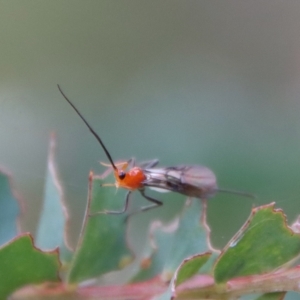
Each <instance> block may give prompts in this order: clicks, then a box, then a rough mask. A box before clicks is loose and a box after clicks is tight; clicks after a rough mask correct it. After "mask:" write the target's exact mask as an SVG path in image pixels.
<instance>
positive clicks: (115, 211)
mask: <svg viewBox="0 0 300 300" xmlns="http://www.w3.org/2000/svg"><path fill="white" fill-rule="evenodd" d="M131 193H132V192H131V191H128V192H127V194H126V199H125V205H124V208H123V209H122V210H103V211H99V212H96V213H92V214H89V216H90V217H94V216H96V215H121V214H123V213H124V212H126V211H127V208H128V204H129V199H130V194H131Z"/></svg>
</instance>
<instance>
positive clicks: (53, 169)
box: [47, 131, 75, 252]
mask: <svg viewBox="0 0 300 300" xmlns="http://www.w3.org/2000/svg"><path fill="white" fill-rule="evenodd" d="M55 151H56V133H55V132H54V131H53V132H51V133H50V141H49V150H48V159H47V168H48V170H49V172H50V173H51V175H52V178H53V181H54V184H55V186H56V188H57V191H58V193H59V198H60V204H61V207H62V210H63V214H64V218H65V226H64V244H65V246H66V248H67V249H68V250H69V251H71V252H74V251H75V249H74V247H73V246H72V245H71V242H70V234H69V232H70V226H71V225H70V222H71V220H70V215H69V212H68V207H67V205H66V201H65V198H64V189H63V186H62V184H61V182H62V181H61V180H60V177H59V172H58V168H57V165H56V160H55Z"/></svg>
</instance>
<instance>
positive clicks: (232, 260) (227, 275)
mask: <svg viewBox="0 0 300 300" xmlns="http://www.w3.org/2000/svg"><path fill="white" fill-rule="evenodd" d="M299 254H300V235H299V234H296V233H295V232H293V231H292V230H291V228H289V227H287V225H286V219H285V215H284V214H283V212H282V211H281V210H275V209H274V203H272V204H269V205H265V206H261V207H258V208H255V209H253V210H252V213H251V215H250V217H249V219H248V220H247V222H246V223H245V225H244V226H243V227H242V228H241V229H240V230H239V232H238V233H237V234H236V235H235V236H234V237H233V239H232V240H231V241H230V242H229V244H228V245H227V246H226V247H225V249H224V250H223V251H222V254H221V256H220V258H219V260H218V261H217V263H216V265H215V270H214V276H215V280H216V282H217V283H225V282H226V281H228V280H230V279H232V278H235V277H239V276H247V275H259V274H264V273H268V272H270V271H272V270H275V269H277V268H278V267H280V266H282V265H284V264H285V263H287V262H289V261H291V260H292V259H294V258H295V257H297V256H298V255H299Z"/></svg>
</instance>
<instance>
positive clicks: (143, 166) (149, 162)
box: [140, 159, 159, 169]
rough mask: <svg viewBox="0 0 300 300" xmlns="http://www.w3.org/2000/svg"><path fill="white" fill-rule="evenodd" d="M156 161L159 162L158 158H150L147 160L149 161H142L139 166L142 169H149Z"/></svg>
mask: <svg viewBox="0 0 300 300" xmlns="http://www.w3.org/2000/svg"><path fill="white" fill-rule="evenodd" d="M158 163H159V160H158V159H152V160H149V161H145V162H142V163H141V164H140V167H141V168H143V169H149V168H153V167H155V166H156V165H157V164H158Z"/></svg>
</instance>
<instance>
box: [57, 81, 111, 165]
mask: <svg viewBox="0 0 300 300" xmlns="http://www.w3.org/2000/svg"><path fill="white" fill-rule="evenodd" d="M57 87H58V89H59V91H60V93H61V94H62V95H63V97H64V98H65V99H66V100H67V101H68V102H69V104H70V105H71V106H72V107H73V109H74V110H75V111H76V113H77V115H78V116H79V117H80V118H81V120H82V121H83V122H84V123H85V125H86V126H87V127H88V129H89V130H90V132H91V133H92V134H93V135H94V137H95V138H96V139H97V141H98V142H99V143H100V145H101V147H102V148H103V150H104V152H105V154H106V156H107V158H108V160H109V161H110V163H111V165H112V167H113V168H114V170H117V167H116V166H115V164H114V161H113V159H112V157H111V155H110V154H109V152H108V150H107V149H106V147H105V146H104V144H103V142H102V140H101V138H100V136H99V135H98V134H97V133H96V131H95V130H94V129H93V128H92V127H91V125H90V124H89V123H88V122H87V121H86V119H85V118H84V117H83V115H82V114H81V113H80V112H79V110H78V109H77V108H76V106H75V105H74V104H73V103H72V102H71V100H69V99H68V97H67V96H66V95H65V94H64V92H63V91H62V89H61V87H60V86H59V84H58V85H57Z"/></svg>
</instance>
